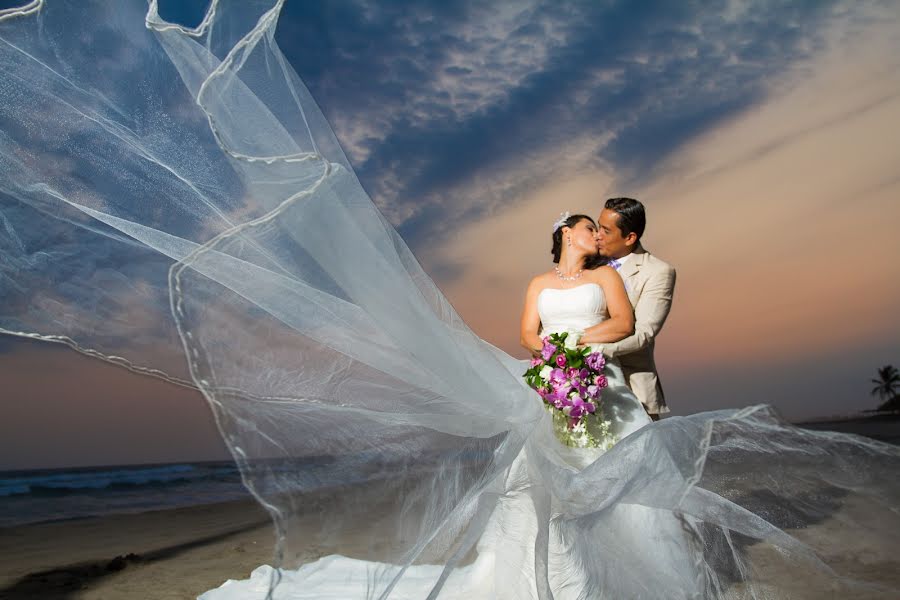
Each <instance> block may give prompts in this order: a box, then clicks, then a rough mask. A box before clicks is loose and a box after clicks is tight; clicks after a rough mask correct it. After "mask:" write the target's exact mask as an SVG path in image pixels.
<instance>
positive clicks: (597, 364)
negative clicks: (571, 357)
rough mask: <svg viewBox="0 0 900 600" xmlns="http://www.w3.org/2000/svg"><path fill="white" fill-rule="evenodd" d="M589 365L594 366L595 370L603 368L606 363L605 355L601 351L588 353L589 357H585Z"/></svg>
mask: <svg viewBox="0 0 900 600" xmlns="http://www.w3.org/2000/svg"><path fill="white" fill-rule="evenodd" d="M585 362H586V363H587V366H589V367H590V368H592V369H593V370H595V371H599V370H601V369H602V368H603V367H604V365H606V359H605V358H603V355H602V354H600V353H599V352H591V353H590V354H588V357H587V359H585Z"/></svg>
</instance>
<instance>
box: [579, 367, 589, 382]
mask: <svg viewBox="0 0 900 600" xmlns="http://www.w3.org/2000/svg"><path fill="white" fill-rule="evenodd" d="M578 376H579V377H581V378H582V379H587V378H588V377H590V376H591V372H590V371H588V370H587V369H584V368H582V369H581V370H580V371H578Z"/></svg>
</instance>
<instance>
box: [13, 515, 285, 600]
mask: <svg viewBox="0 0 900 600" xmlns="http://www.w3.org/2000/svg"><path fill="white" fill-rule="evenodd" d="M272 531H273V530H272V526H271V521H270V519H269V517H268V515H267V514H266V513H265V511H263V509H262V508H261V507H260V506H259V505H258V504H257V503H256V502H255V501H242V502H229V503H223V504H216V505H211V506H194V507H189V508H178V509H171V510H161V511H153V512H145V513H138V514H122V515H112V516H108V517H99V518H88V519H77V520H71V521H62V522H54V523H39V524H34V525H23V526H20V527H10V528H6V529H0V565H2V566H3V567H2V571H0V598H3V599H4V600H25V599H26V598H27V599H29V600H33V599H36V598H41V599H73V600H74V599H76V598H78V599H85V600H87V599H91V600H100V599H106V600H109V599H115V598H141V599H147V600H153V599H159V600H162V599H167V600H168V599H172V600H174V599H183V598H195V597H196V596H197V595H198V594H200V593H202V592H204V591H206V590H208V589H211V588H214V587H217V586H219V585H221V584H222V583H223V582H224V581H225V580H227V579H229V578H234V577H240V576H247V575H249V573H250V571H252V570H253V569H254V568H255V567H257V566H259V565H261V564H265V563H271V562H272V546H273V541H274V538H273V533H272Z"/></svg>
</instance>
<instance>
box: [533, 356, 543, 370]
mask: <svg viewBox="0 0 900 600" xmlns="http://www.w3.org/2000/svg"><path fill="white" fill-rule="evenodd" d="M543 364H544V361H543V360H541V359H540V358H538V357H536V356H535V357H534V358H532V359H531V366H532V367H538V366H540V365H543Z"/></svg>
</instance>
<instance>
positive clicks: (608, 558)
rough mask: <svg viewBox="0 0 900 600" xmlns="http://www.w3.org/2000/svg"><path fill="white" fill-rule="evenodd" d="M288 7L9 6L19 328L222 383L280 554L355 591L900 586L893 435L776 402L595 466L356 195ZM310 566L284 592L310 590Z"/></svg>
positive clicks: (867, 590)
mask: <svg viewBox="0 0 900 600" xmlns="http://www.w3.org/2000/svg"><path fill="white" fill-rule="evenodd" d="M281 4H282V3H281V2H277V1H259V0H257V1H248V0H240V1H237V0H235V1H234V2H215V1H213V2H212V5H211V7H210V9H209V12H208V14H207V16H206V18H205V19H204V21H203V22H202V23H201V24H200V25H199V26H198V27H197V28H195V29H188V28H184V27H181V26H178V25H174V24H171V23H167V22H165V21H163V20H162V19H161V18H160V17H159V16H158V15H157V11H156V3H155V2H153V1H151V2H150V5H149V11H148V7H147V5H146V4H144V3H142V2H141V1H140V0H133V1H130V2H125V1H123V2H120V3H117V5H116V10H115V11H112V10H110V9H109V7H108V5H107V4H106V3H102V2H96V3H93V2H81V1H79V2H74V1H73V2H68V3H66V2H48V3H46V4H44V3H43V2H40V1H38V2H33V3H31V4H29V5H28V6H26V7H24V8H22V9H13V10H8V11H2V12H0V252H2V256H3V261H2V263H0V299H2V301H0V331H2V332H3V333H6V334H11V335H18V336H26V337H31V338H35V339H43V340H47V341H51V342H57V343H65V344H68V345H69V346H71V347H73V348H74V349H76V350H78V351H81V352H84V353H87V354H90V355H92V356H95V357H97V358H99V359H103V360H108V361H111V362H115V363H118V364H121V365H123V366H124V367H127V368H131V369H133V370H136V371H139V372H143V373H146V374H148V375H151V376H156V377H161V378H165V379H168V380H170V381H172V382H173V383H176V384H180V385H187V386H194V387H196V388H197V389H199V390H200V391H201V392H202V393H203V394H204V396H205V397H206V398H207V400H208V401H209V404H210V406H211V408H212V410H213V412H214V414H215V417H216V419H217V422H218V424H219V427H220V430H221V432H222V435H223V437H224V439H225V441H226V442H227V444H228V447H229V448H230V450H231V452H232V453H233V455H234V457H235V459H236V461H237V462H238V464H239V466H240V468H241V471H242V474H243V476H244V481H245V483H246V485H247V487H248V488H249V489H250V490H251V491H252V492H253V494H254V495H255V496H256V497H257V498H258V499H259V501H260V502H261V503H263V504H264V505H265V507H266V508H267V509H268V510H269V512H270V514H271V515H272V518H273V522H274V525H275V530H276V533H277V535H276V543H275V555H274V557H273V564H274V565H275V566H277V567H282V568H284V569H294V568H296V567H298V566H300V565H301V564H304V563H310V561H312V560H313V559H315V558H317V557H319V556H325V555H333V554H341V555H346V557H348V558H343V559H340V560H344V561H347V560H350V559H354V560H356V561H357V562H356V563H355V565H356V567H355V568H356V569H357V570H356V571H354V573H353V574H352V576H349V575H348V577H347V578H346V580H345V582H347V583H348V586H349V588H348V589H341V590H340V591H338V592H336V595H335V596H334V597H372V598H378V597H395V596H396V597H410V595H411V597H436V596H437V595H438V594H439V593H443V592H442V590H444V591H446V594H447V595H448V596H449V595H450V594H456V593H457V592H459V591H460V590H464V589H465V585H468V584H467V583H466V582H469V581H477V582H479V585H480V584H481V583H482V582H484V581H489V582H490V583H489V584H487V587H479V588H478V589H477V590H475V591H476V592H477V593H478V594H480V595H484V596H495V597H505V598H541V599H546V598H553V597H556V598H568V597H573V598H595V597H607V598H625V597H628V598H641V597H644V598H659V597H666V598H677V597H692V596H693V597H703V598H716V597H719V598H733V597H734V598H738V597H748V598H749V597H755V598H768V597H792V598H795V597H804V594H805V595H807V596H808V597H821V595H822V594H823V593H830V594H844V595H847V594H850V593H852V594H856V595H857V596H859V597H892V596H894V595H896V594H897V590H898V582H897V580H896V579H895V578H893V579H892V577H895V576H893V575H890V573H892V572H893V573H896V572H898V571H900V570H898V569H897V566H898V565H897V564H896V563H897V560H898V559H897V557H898V556H900V552H898V550H900V547H898V542H897V540H896V536H895V535H894V534H895V533H896V531H898V530H900V527H898V525H900V522H898V521H900V517H898V513H897V499H898V497H900V490H898V482H897V480H896V473H897V472H898V466H900V455H898V451H897V449H896V448H894V447H890V446H887V445H884V444H879V443H876V442H872V441H869V440H865V439H862V438H858V437H853V436H845V435H837V434H827V433H812V432H808V431H802V430H798V429H795V428H792V427H789V426H786V425H785V424H783V423H781V422H780V421H779V419H778V418H777V417H776V416H775V415H774V414H773V413H772V412H771V411H770V410H768V409H766V408H764V407H752V408H748V409H745V410H742V411H722V412H714V413H705V414H700V415H694V416H691V417H687V418H671V419H667V420H665V421H663V422H661V423H658V424H654V425H652V426H649V427H644V428H643V429H641V430H639V431H637V432H635V433H633V434H632V435H630V436H628V437H627V438H626V439H624V440H623V441H622V442H620V443H619V444H618V445H617V446H615V447H614V448H613V449H612V450H611V451H609V452H608V453H606V454H605V455H603V456H601V457H599V458H598V459H597V460H596V461H593V462H590V463H589V464H577V460H576V461H574V463H573V458H572V455H571V451H570V450H568V449H565V448H563V447H561V446H560V445H559V444H558V443H556V441H555V439H554V438H553V435H552V431H551V429H550V424H549V420H548V418H547V416H546V414H545V413H544V411H543V409H542V407H541V406H540V403H539V402H538V401H537V399H536V397H535V396H534V395H533V394H532V393H531V392H530V391H529V390H528V389H526V388H525V387H524V385H523V383H522V382H521V379H520V377H519V372H520V371H521V364H520V363H519V362H518V361H516V360H514V359H512V358H511V357H509V356H507V355H506V354H504V353H503V352H501V351H499V350H498V349H496V348H494V347H492V346H490V345H489V344H487V343H485V342H484V341H483V340H481V339H479V338H478V337H477V336H476V335H474V334H473V333H472V332H471V331H470V330H469V329H468V328H467V327H466V326H465V324H464V323H463V322H462V321H461V320H460V318H459V317H458V315H457V314H456V313H455V312H454V311H453V309H452V307H451V306H450V305H449V303H448V302H447V301H446V299H445V298H444V297H443V296H442V294H441V293H440V291H439V290H438V289H437V288H436V286H435V285H434V283H433V282H432V281H431V279H430V278H429V277H428V276H427V275H426V274H425V273H424V272H423V270H422V269H421V267H420V266H419V264H418V263H417V262H416V260H415V258H414V257H413V256H412V254H411V253H410V251H409V249H408V248H407V247H406V245H405V244H404V242H403V240H402V239H400V237H399V236H398V235H397V233H396V232H395V231H394V230H393V228H392V227H391V226H390V224H388V223H387V222H386V220H385V219H384V218H383V217H382V215H381V214H380V213H379V212H378V210H377V209H376V208H375V207H374V205H373V204H372V202H371V201H370V199H369V198H368V197H367V195H366V194H365V192H364V191H363V189H362V188H361V186H360V185H359V182H358V181H357V179H356V177H355V175H354V174H353V172H352V170H351V169H350V167H349V164H348V162H347V160H346V158H345V157H344V155H343V153H342V151H341V149H340V147H339V146H338V144H337V141H336V139H335V137H334V135H333V134H332V132H331V130H330V128H329V127H328V125H327V123H326V121H325V119H324V118H323V116H322V114H321V112H320V111H319V110H318V108H317V107H316V105H315V102H314V101H313V100H312V98H311V97H310V95H309V93H308V91H307V90H306V88H305V87H304V86H303V84H302V82H301V81H300V80H299V78H298V77H297V75H296V74H295V73H294V71H293V70H292V69H291V67H290V65H288V64H287V62H286V60H285V59H284V56H283V55H282V54H281V52H280V51H279V49H278V46H277V44H276V43H275V40H274V31H275V26H276V22H277V18H278V14H279V11H280V9H281ZM699 385H702V382H698V386H699ZM726 401H727V399H723V402H726ZM160 443H164V440H160ZM313 466H314V467H315V468H312V467H313ZM323 466H324V467H325V468H323ZM635 511H637V512H635ZM641 511H644V512H648V511H649V512H651V513H653V514H660V513H661V514H665V515H668V516H669V517H671V518H673V519H676V520H677V522H678V524H679V527H678V530H677V532H676V531H674V530H671V531H670V530H668V529H666V528H663V529H652V528H650V530H649V531H648V530H646V529H647V528H642V527H640V526H639V523H638V524H636V523H635V521H634V519H635V515H637V514H639V513H640V512H641ZM666 536H669V537H670V538H671V539H670V540H669V542H671V543H669V542H667V541H666V540H662V541H661V542H660V541H659V538H661V537H666ZM676 538H677V539H676ZM673 540H674V541H673ZM685 540H686V541H685ZM654 544H657V547H659V548H663V549H665V548H678V549H679V550H678V553H679V554H678V555H677V556H671V557H670V559H669V560H666V561H661V562H660V561H652V560H648V556H649V557H652V556H654V555H653V554H649V555H648V554H647V552H646V550H647V549H648V548H650V547H653V546H654ZM488 547H489V548H490V552H491V554H492V556H493V561H492V563H491V564H490V565H489V566H488V567H484V568H485V569H486V570H485V571H484V572H483V573H481V575H482V576H483V577H485V578H487V579H484V578H482V577H480V576H479V577H476V576H475V575H474V574H473V571H472V569H473V568H474V567H475V566H484V565H485V562H484V559H483V558H481V561H482V562H479V559H480V556H479V549H484V548H488ZM673 552H674V550H673ZM481 554H483V555H487V554H488V552H486V551H485V552H482V553H481ZM326 560H327V561H332V562H334V561H336V560H338V559H337V558H336V557H331V558H329V559H326ZM349 565H350V563H349V562H348V563H344V564H343V565H342V567H348V568H349ZM425 565H429V566H427V567H426V566H425ZM305 568H306V569H307V570H306V571H304V570H302V569H301V570H300V571H298V572H287V571H286V572H285V573H286V574H285V577H284V579H285V582H284V584H283V585H281V586H277V584H278V582H279V579H281V578H280V577H279V572H278V571H277V570H270V571H267V572H264V573H263V575H264V577H265V582H264V584H263V586H262V587H263V589H262V590H261V591H260V592H259V594H261V595H260V597H264V596H265V595H266V594H267V593H268V592H269V591H270V589H271V588H272V586H277V587H276V588H275V593H276V595H278V594H282V595H284V596H285V597H287V595H288V594H289V593H292V592H293V593H294V594H295V595H294V596H292V597H302V596H300V594H301V593H302V589H303V585H304V582H303V581H299V582H296V583H294V582H295V581H296V579H297V578H299V579H301V580H302V579H303V577H304V574H306V575H309V577H313V576H314V575H315V569H313V570H310V569H311V567H310V566H307V567H305ZM318 572H323V571H321V570H319V571H318ZM234 575H235V577H238V578H240V577H245V576H247V574H242V573H235V574H234ZM340 585H343V583H342V582H335V589H338V587H339V586H340ZM459 586H462V587H459ZM792 586H793V587H792ZM409 590H412V591H411V592H410V591H409ZM823 590H824V592H823ZM248 593H249V592H248ZM459 593H464V592H459ZM337 594H342V596H341V595H337ZM251 597H253V596H251ZM469 597H471V596H469Z"/></svg>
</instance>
